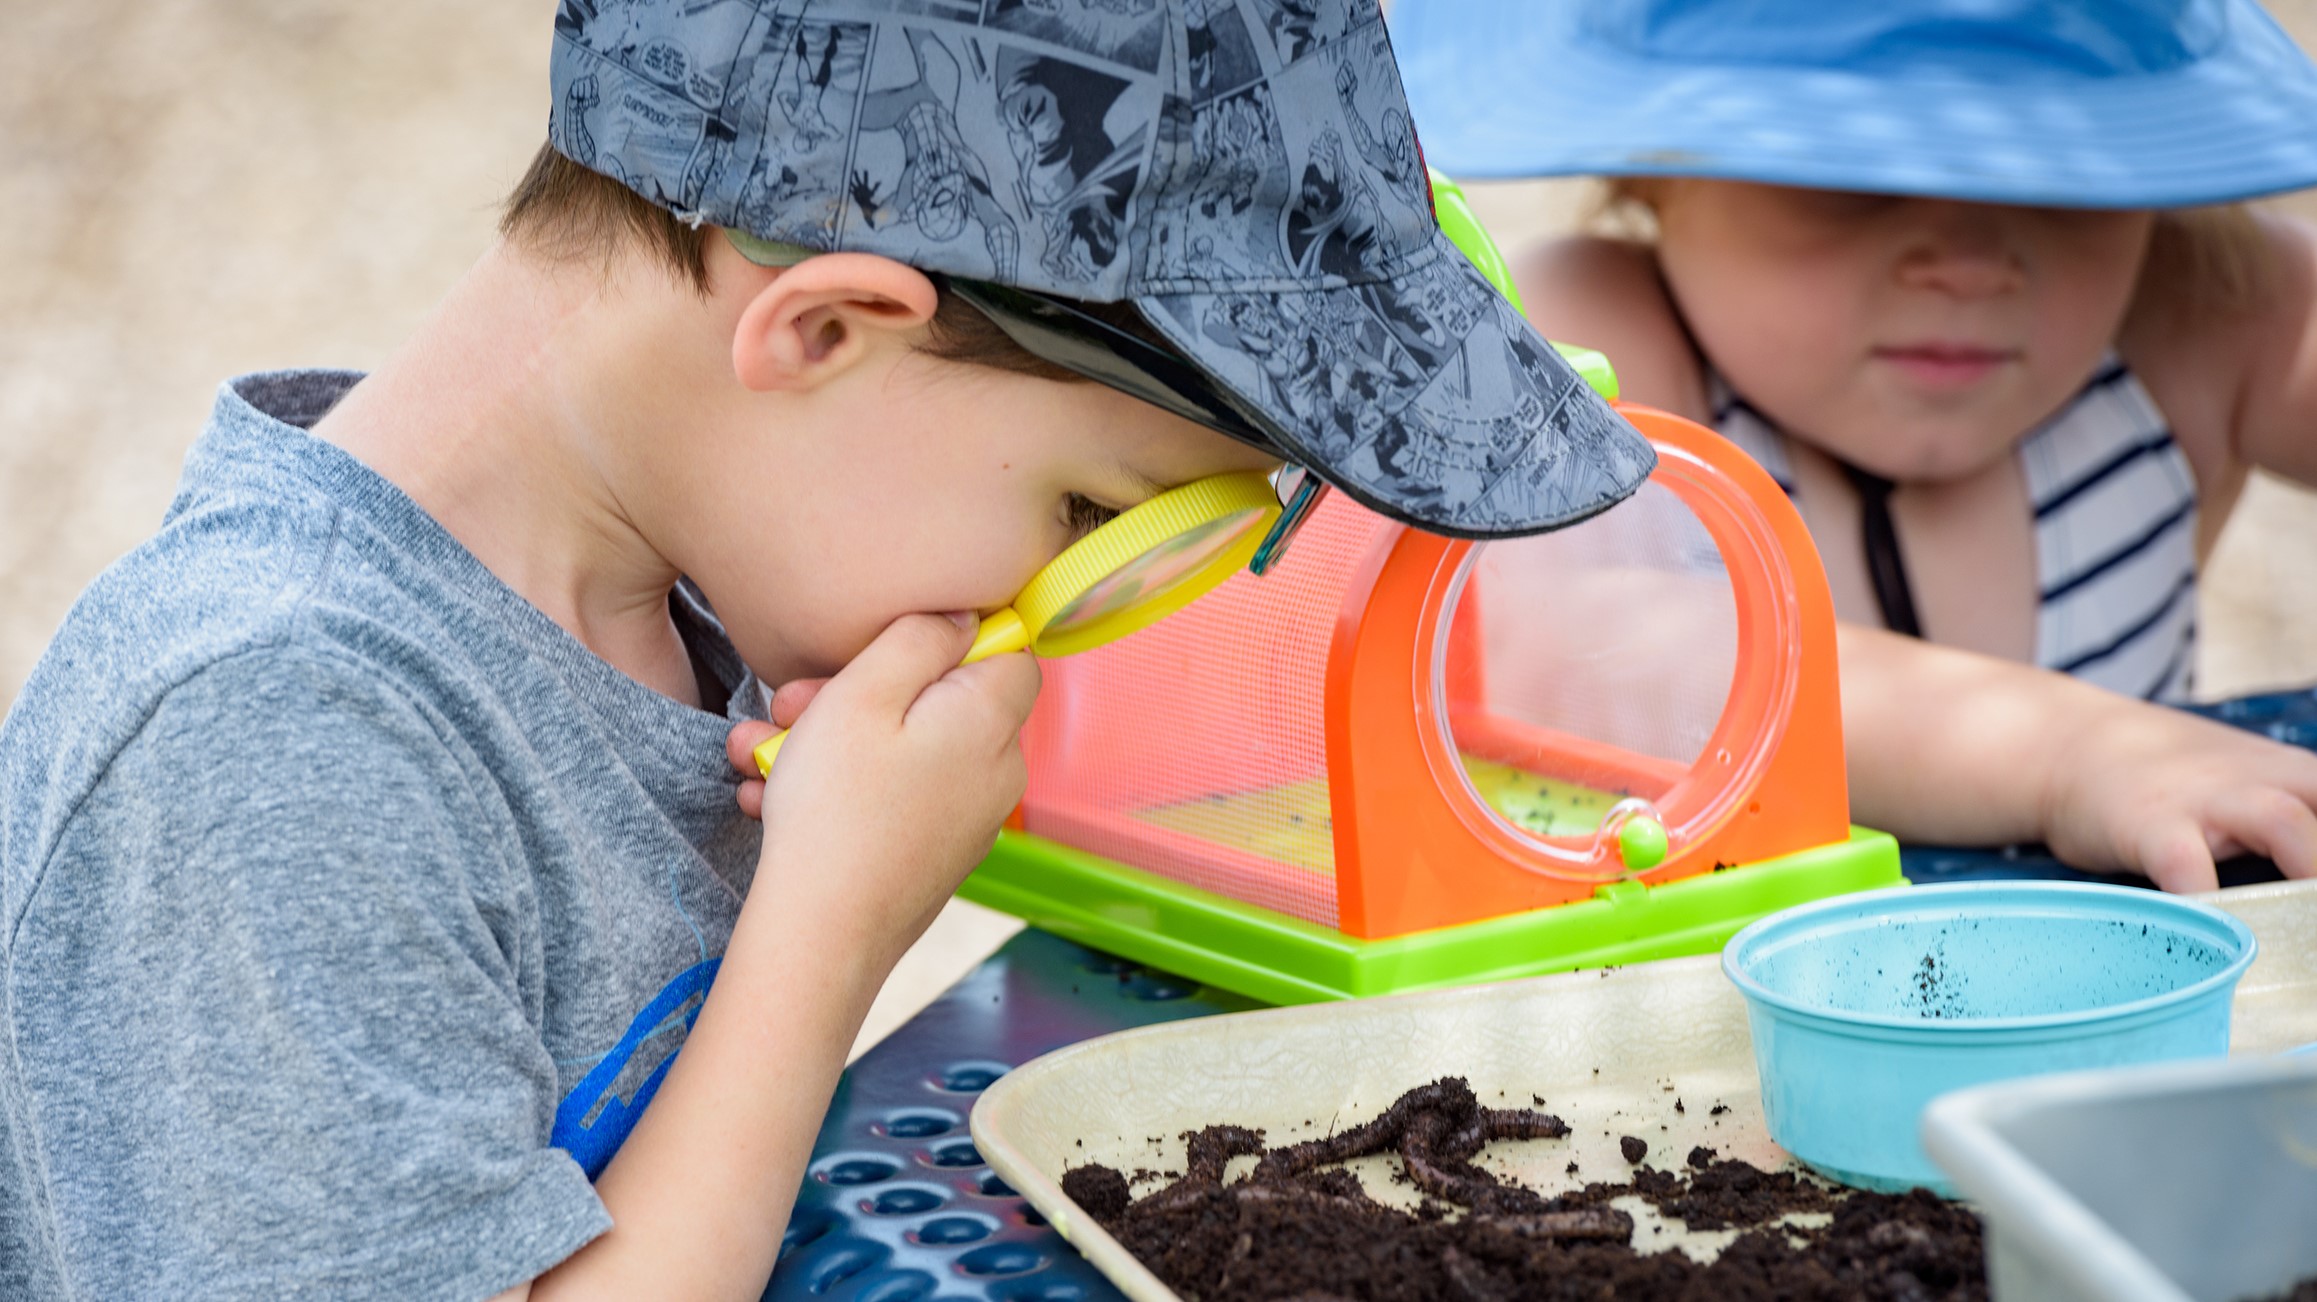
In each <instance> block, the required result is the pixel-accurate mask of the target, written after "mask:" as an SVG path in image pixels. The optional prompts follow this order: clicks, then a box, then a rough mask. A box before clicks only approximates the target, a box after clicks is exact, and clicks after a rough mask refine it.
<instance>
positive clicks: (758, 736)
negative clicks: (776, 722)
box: [724, 719, 780, 778]
mask: <svg viewBox="0 0 2317 1302" xmlns="http://www.w3.org/2000/svg"><path fill="white" fill-rule="evenodd" d="M779 731H780V729H778V728H775V727H773V726H772V725H771V724H769V723H765V722H763V721H762V720H758V719H750V720H748V721H746V722H745V723H737V724H734V725H733V727H732V731H730V732H728V733H726V734H724V758H726V759H728V760H730V761H732V767H734V768H736V769H738V770H740V774H741V776H742V777H747V778H753V777H755V776H757V773H756V748H757V747H758V746H761V745H763V744H764V739H765V738H767V737H770V736H771V735H772V734H774V733H776V732H779Z"/></svg>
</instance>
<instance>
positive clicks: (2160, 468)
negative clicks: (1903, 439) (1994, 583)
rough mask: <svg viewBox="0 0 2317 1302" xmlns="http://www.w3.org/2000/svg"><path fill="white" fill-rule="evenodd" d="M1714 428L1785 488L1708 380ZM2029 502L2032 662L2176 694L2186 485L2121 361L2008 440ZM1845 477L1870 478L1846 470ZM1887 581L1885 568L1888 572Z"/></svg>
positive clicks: (2191, 509)
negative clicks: (2034, 598)
mask: <svg viewBox="0 0 2317 1302" xmlns="http://www.w3.org/2000/svg"><path fill="white" fill-rule="evenodd" d="M1708 391H1709V398H1710V401H1711V402H1712V404H1713V405H1712V410H1713V413H1714V422H1713V423H1714V427H1715V428H1716V429H1717V430H1719V431H1720V432H1721V434H1722V436H1723V437H1724V438H1727V439H1729V440H1730V441H1731V442H1733V443H1735V444H1737V445H1738V446H1739V447H1740V448H1742V449H1744V450H1745V452H1746V453H1747V455H1749V456H1751V457H1753V458H1754V460H1756V461H1758V462H1760V463H1761V464H1762V467H1763V468H1764V469H1765V470H1768V471H1769V472H1770V477H1771V478H1773V479H1775V480H1777V481H1778V485H1779V487H1781V488H1784V489H1785V490H1786V492H1787V495H1788V496H1792V495H1793V493H1794V474H1793V470H1792V464H1791V462H1790V461H1789V459H1788V457H1787V452H1786V435H1785V433H1784V432H1783V431H1781V430H1780V429H1778V427H1777V426H1775V425H1773V424H1771V423H1770V421H1769V420H1767V419H1766V418H1764V417H1763V415H1762V414H1761V412H1759V411H1757V410H1755V409H1754V407H1753V406H1752V405H1751V404H1749V403H1748V402H1747V401H1746V400H1745V399H1744V398H1742V397H1739V396H1738V395H1737V394H1736V393H1735V392H1733V391H1732V390H1731V389H1730V388H1729V386H1728V385H1727V384H1725V383H1724V382H1723V381H1722V379H1721V377H1720V376H1718V375H1709V377H1708ZM2019 461H2020V469H2021V471H2022V472H2023V473H2024V474H2025V475H2026V478H2027V493H2028V500H2029V501H2030V502H2032V503H2033V504H2034V510H2035V560H2036V588H2037V592H2038V596H2039V600H2038V602H2037V609H2036V626H2035V662H2036V663H2037V664H2038V665H2040V666H2042V667H2043V668H2045V669H2052V670H2056V671H2058V672H2060V673H2063V674H2071V675H2073V676H2075V677H2077V678H2081V679H2083V680H2084V681H2086V682H2089V683H2093V684H2095V685H2097V686H2100V687H2105V688H2107V689H2109V690H2110V691H2114V692H2121V693H2124V694H2126V695H2129V696H2137V697H2141V698H2143V699H2145V700H2151V701H2167V702H2180V701H2185V700H2187V699H2188V694H2189V690H2190V687H2191V686H2192V683H2193V680H2194V676H2195V660H2196V479H2195V476H2194V474H2193V473H2192V471H2191V470H2190V468H2189V464H2188V457H2187V455H2186V454H2185V453H2183V452H2182V451H2181V450H2180V446H2179V444H2177V443H2175V442H2174V441H2173V438H2172V430H2171V428H2170V427H2169V426H2167V425H2166V423H2165V420H2164V414H2163V413H2162V412H2160V411H2158V410H2157V409H2156V404H2155V403H2154V402H2153V401H2152V400H2151V399H2150V398H2149V396H2148V390H2147V389H2146V388H2144V387H2142V386H2141V383H2140V381H2139V379H2138V378H2137V377H2135V376H2134V375H2133V374H2132V371H2131V369H2130V368H2129V367H2127V366H2125V365H2124V363H2123V362H2122V361H2120V360H2119V359H2117V358H2115V357H2113V356H2110V357H2109V358H2107V359H2106V360H2104V361H2103V362H2102V363H2101V364H2100V367H2099V370H2098V371H2097V372H2095V373H2094V374H2093V376H2092V378H2091V379H2090V380H2089V381H2087V382H2086V383H2085V385H2084V387H2083V389H2082V390H2081V391H2080V392H2078V393H2077V394H2076V396H2075V397H2074V398H2073V399H2071V400H2070V401H2069V402H2068V404H2067V405H2066V406H2065V407H2062V408H2061V409H2060V410H2059V411H2058V412H2057V413H2056V414H2054V415H2053V416H2052V417H2051V419H2049V420H2047V421H2045V422H2044V423H2043V424H2041V425H2039V426H2037V427H2036V428H2035V429H2034V430H2032V431H2030V432H2029V434H2028V436H2027V438H2026V439H2025V440H2023V441H2022V442H2021V443H2020V445H2019ZM1852 479H1853V482H1854V483H1856V482H1859V481H1860V480H1862V479H1864V480H1868V481H1872V480H1873V477H1872V476H1869V475H1864V474H1863V472H1856V471H1853V472H1852ZM1869 496H1870V492H1869V490H1868V489H1866V488H1864V487H1862V491H1861V498H1862V503H1861V504H1862V506H1866V507H1870V509H1869V510H1868V511H1866V512H1863V513H1862V514H1866V515H1868V516H1869V517H1870V518H1868V519H1867V520H1866V522H1865V529H1864V532H1865V533H1866V535H1867V542H1868V545H1869V552H1870V554H1869V556H1868V565H1869V568H1870V570H1872V569H1878V568H1879V569H1880V570H1882V572H1883V573H1882V575H1880V576H1877V581H1876V585H1875V586H1876V595H1877V598H1878V600H1879V601H1880V602H1881V605H1882V607H1883V611H1884V619H1885V622H1886V623H1890V624H1893V625H1894V626H1896V625H1897V624H1898V622H1899V621H1898V620H1895V619H1893V617H1892V616H1893V605H1894V597H1893V594H1892V593H1890V592H1889V591H1888V590H1887V589H1888V588H1889V587H1892V586H1895V587H1896V588H1897V594H1896V598H1897V601H1898V602H1899V603H1900V604H1901V605H1902V606H1905V607H1906V608H1908V609H1911V598H1909V597H1908V596H1907V595H1906V589H1905V579H1904V574H1905V569H1904V566H1903V564H1902V563H1901V562H1900V560H1899V558H1898V556H1897V554H1896V550H1895V534H1894V533H1892V531H1891V530H1890V529H1889V527H1888V515H1887V507H1885V508H1884V513H1883V516H1882V525H1883V527H1882V529H1881V534H1882V538H1881V549H1883V550H1886V551H1887V552H1888V554H1887V555H1884V556H1882V557H1879V558H1878V557H1877V556H1876V555H1875V554H1873V553H1874V552H1875V551H1876V550H1878V548H1877V538H1876V534H1877V529H1876V527H1875V521H1874V520H1873V519H1872V518H1871V517H1872V515H1873V511H1872V509H1871V504H1870V503H1868V502H1866V501H1865V499H1866V498H1867V497H1869ZM1888 576H1896V577H1895V578H1891V577H1888Z"/></svg>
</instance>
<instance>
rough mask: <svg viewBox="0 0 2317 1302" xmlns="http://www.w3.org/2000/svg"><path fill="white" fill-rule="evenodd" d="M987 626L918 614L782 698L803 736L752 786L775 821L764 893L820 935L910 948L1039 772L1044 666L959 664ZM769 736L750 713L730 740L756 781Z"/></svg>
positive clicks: (875, 951) (761, 873)
mask: <svg viewBox="0 0 2317 1302" xmlns="http://www.w3.org/2000/svg"><path fill="white" fill-rule="evenodd" d="M976 623H977V621H976V620H975V619H974V617H973V616H972V615H971V614H970V613H967V614H962V615H955V616H950V617H947V618H945V617H943V616H939V615H909V616H905V617H903V618H901V619H898V620H896V621H894V622H893V624H892V626H891V627H889V628H887V629H886V630H885V631H884V632H883V633H881V634H879V635H878V637H877V640H876V641H874V642H872V643H870V644H869V646H868V648H867V649H866V650H864V651H862V652H861V654H860V655H859V656H857V657H856V658H855V659H854V660H853V662H852V663H851V664H849V665H846V666H845V667H844V669H843V670H841V671H839V672H838V673H837V674H836V676H834V677H832V678H828V679H817V680H808V681H804V682H799V683H790V684H787V685H785V686H783V687H782V688H781V689H780V690H779V691H778V692H776V693H775V694H774V697H773V717H774V719H775V721H776V722H787V723H790V724H792V725H793V732H794V735H793V736H791V737H790V738H789V740H788V742H787V744H786V745H784V746H783V747H782V748H781V754H780V762H779V763H778V764H776V765H774V766H773V773H772V777H771V779H770V780H769V781H765V782H743V784H742V788H741V797H740V799H741V806H742V808H743V809H751V807H752V806H753V809H752V810H751V812H754V813H756V814H757V815H758V816H760V817H762V818H763V819H764V823H765V837H764V850H763V854H762V857H761V858H760V859H759V861H758V870H757V872H758V876H757V881H756V884H755V885H754V886H753V887H752V888H751V889H750V892H749V895H750V899H751V900H752V901H753V900H755V899H756V898H757V897H758V896H759V895H770V896H774V897H778V898H779V899H780V900H781V901H782V905H781V908H780V911H781V912H782V913H785V914H789V915H790V916H791V917H802V918H811V919H814V920H815V926H816V928H817V929H819V939H820V940H822V941H824V942H826V943H828V944H831V945H851V946H857V947H859V948H860V949H861V950H862V951H865V952H866V953H868V954H872V955H876V956H880V957H883V958H886V959H888V960H890V959H897V958H898V957H899V956H900V953H901V951H902V950H903V949H906V948H907V947H908V945H909V943H910V942H911V941H912V940H914V939H915V938H916V937H917V935H918V934H919V933H920V932H922V931H923V930H924V929H925V927H926V925H927V924H928V923H930V922H931V921H932V919H933V915H934V914H935V913H936V912H938V911H939V910H940V908H941V905H942V903H943V902H944V901H945V900H947V899H948V898H949V895H950V892H951V891H953V890H954V889H956V886H957V883H958V882H960V881H961V880H963V879H964V877H965V875H966V873H967V872H968V871H970V870H971V869H972V868H973V866H974V864H975V863H977V862H979V861H980V859H981V857H982V855H984V854H985V853H987V852H988V850H989V846H990V842H991V840H992V839H993V838H994V837H995V836H996V835H997V830H998V826H999V824H1000V823H1001V822H1003V821H1004V819H1005V817H1006V815H1007V813H1008V812H1010V811H1011V810H1012V809H1013V807H1014V806H1015V805H1016V804H1017V803H1019V802H1020V800H1021V798H1022V789H1023V787H1024V785H1025V782H1026V780H1027V778H1026V774H1025V771H1024V769H1023V765H1022V752H1021V741H1020V734H1021V728H1022V724H1023V722H1024V721H1025V720H1027V719H1028V718H1029V714H1030V707H1031V705H1033V704H1034V703H1035V702H1036V700H1037V695H1038V667H1037V662H1036V661H1035V660H1033V659H1032V658H1031V657H1029V656H1027V655H1022V654H1014V655H1002V656H993V657H991V658H989V659H987V660H983V661H979V662H977V663H974V664H970V665H960V664H958V661H959V660H960V659H962V658H963V657H964V655H965V653H966V650H967V648H968V647H970V646H971V645H972V644H973V630H974V628H975V626H976ZM808 705H809V706H810V707H811V709H810V710H809V711H808V710H807V709H806V706H808ZM768 734H769V729H768V728H767V727H766V726H765V725H763V724H743V725H741V726H739V727H737V728H735V729H733V732H732V735H731V737H730V738H729V740H728V743H727V749H728V752H729V755H730V758H731V759H732V761H733V762H734V764H735V765H736V766H740V767H741V768H742V771H743V772H744V773H745V774H747V775H749V776H750V777H752V778H753V777H754V775H755V762H754V760H753V759H752V758H751V756H750V754H749V752H750V750H751V749H752V748H753V747H754V745H755V743H757V742H759V741H762V740H763V739H764V738H765V736H767V735H768ZM752 788H753V790H752ZM792 911H793V912H792Z"/></svg>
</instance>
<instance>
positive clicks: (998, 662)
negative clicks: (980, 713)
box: [952, 651, 1045, 738]
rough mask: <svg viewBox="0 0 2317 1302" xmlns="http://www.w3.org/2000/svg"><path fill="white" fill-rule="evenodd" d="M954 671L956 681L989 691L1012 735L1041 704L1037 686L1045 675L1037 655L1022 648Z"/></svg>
mask: <svg viewBox="0 0 2317 1302" xmlns="http://www.w3.org/2000/svg"><path fill="white" fill-rule="evenodd" d="M952 674H953V675H954V677H955V678H956V680H957V681H959V682H961V683H964V684H966V685H968V686H971V687H973V688H974V689H976V690H977V691H983V692H986V693H987V694H988V699H989V700H990V702H991V704H992V705H993V706H994V707H995V708H996V709H997V711H998V714H999V719H1000V722H1001V723H1002V724H1003V725H1004V727H1005V730H1006V735H1007V736H1008V737H1009V738H1010V737H1012V736H1014V735H1015V734H1016V733H1019V732H1020V731H1021V728H1022V724H1023V723H1025V722H1027V721H1028V720H1029V717H1030V707H1032V706H1034V705H1036V704H1037V703H1038V686H1039V684H1040V683H1041V682H1043V681H1044V678H1045V675H1044V674H1043V673H1042V672H1041V671H1040V670H1039V668H1038V658H1037V657H1036V656H1033V655H1030V654H1029V653H1027V652H1023V651H1015V652H1011V653H1009V654H1006V655H1002V656H991V657H990V658H989V659H987V660H977V661H975V662H974V663H972V664H970V665H963V666H960V667H959V668H957V669H955V670H953V671H952Z"/></svg>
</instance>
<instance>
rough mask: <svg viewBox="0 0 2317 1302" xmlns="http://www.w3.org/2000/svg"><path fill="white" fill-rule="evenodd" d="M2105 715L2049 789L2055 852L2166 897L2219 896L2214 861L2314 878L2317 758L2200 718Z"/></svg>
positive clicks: (2134, 710) (2047, 822) (2153, 712)
mask: <svg viewBox="0 0 2317 1302" xmlns="http://www.w3.org/2000/svg"><path fill="white" fill-rule="evenodd" d="M2119 704H2120V705H2123V706H2124V708H2117V709H2111V710H2105V711H2102V712H2101V714H2100V717H2098V718H2097V719H2096V720H2094V721H2092V722H2090V723H2089V724H2088V725H2087V726H2086V727H2085V729H2084V730H2083V732H2082V733H2081V734H2080V736H2079V737H2078V738H2077V739H2076V740H2075V741H2074V742H2073V744H2071V745H2070V746H2069V747H2067V749H2066V751H2065V754H2066V755H2067V756H2068V757H2069V758H2068V761H2067V762H2065V763H2063V764H2062V765H2060V766H2059V767H2058V768H2057V769H2056V770H2055V771H2054V772H2053V774H2052V780H2051V782H2050V784H2049V786H2048V787H2047V789H2046V796H2045V799H2046V801H2047V806H2046V811H2045V815H2044V819H2043V822H2044V827H2045V829H2046V830H2045V835H2046V839H2047V840H2048V841H2049V843H2050V845H2051V848H2052V851H2053V853H2055V854H2057V855H2058V856H2059V857H2060V858H2061V859H2063V860H2065V861H2067V862H2068V863H2071V864H2075V865H2077V866H2078V867H2082V868H2086V869H2092V870H2123V871H2131V872H2138V873H2142V874H2145V875H2146V876H2147V877H2148V878H2149V879H2150V880H2152V881H2154V882H2155V883H2156V884H2157V885H2158V886H2161V887H2163V888H2164V889H2165V890H2168V891H2209V890H2212V889H2214V888H2215V887H2216V886H2218V885H2219V880H2218V878H2217V877H2216V876H2215V875H2214V871H2213V865H2214V861H2215V860H2216V859H2225V858H2228V857H2229V856H2231V855H2236V854H2245V853H2252V854H2260V855H2265V856H2267V857H2268V858H2270V859H2272V860H2274V861H2275V862H2276V865H2277V868H2278V870H2279V871H2281V872H2283V873H2284V874H2285V875H2286V876H2288V877H2312V876H2317V813H2312V812H2311V806H2313V805H2317V755H2313V754H2311V753H2310V752H2308V751H2305V750H2301V749H2299V748H2297V747H2292V746H2285V745H2280V744H2279V743H2277V742H2273V741H2270V740H2268V739H2267V738H2265V737H2260V736H2256V735H2254V734H2251V733H2247V732H2242V731H2239V730H2237V729H2235V728H2230V727H2226V726H2223V725H2221V724H2217V723H2213V722H2211V721H2210V720H2206V719H2201V718H2198V717H2197V716H2195V715H2192V714H2182V713H2179V712H2177V711H2173V710H2168V709H2163V708H2161V707H2155V706H2143V705H2139V704H2137V703H2130V704H2128V705H2127V704H2125V703H2119Z"/></svg>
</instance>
